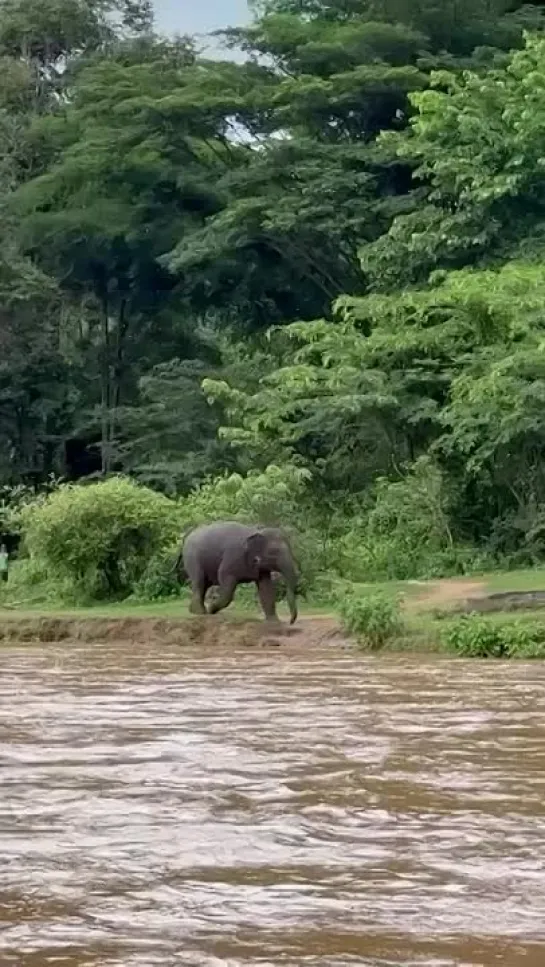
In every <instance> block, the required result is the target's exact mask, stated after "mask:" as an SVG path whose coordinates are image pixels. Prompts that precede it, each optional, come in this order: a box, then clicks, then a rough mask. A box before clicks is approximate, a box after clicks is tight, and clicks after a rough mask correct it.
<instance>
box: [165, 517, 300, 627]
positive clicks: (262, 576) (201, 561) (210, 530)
mask: <svg viewBox="0 0 545 967" xmlns="http://www.w3.org/2000/svg"><path fill="white" fill-rule="evenodd" d="M181 560H183V565H184V570H185V571H186V573H187V576H188V578H189V580H190V582H191V591H192V598H191V605H190V610H191V611H192V612H193V614H206V608H205V606H204V600H205V596H206V592H207V591H208V589H209V588H211V587H215V586H217V587H218V588H219V593H218V596H217V598H216V599H215V600H214V602H213V603H212V604H211V605H210V607H209V613H210V614H216V613H217V612H218V611H222V610H223V608H226V607H227V606H228V605H229V604H231V601H232V600H233V597H234V594H235V591H236V589H237V586H238V585H239V584H250V583H252V582H253V583H255V584H256V586H257V591H258V595H259V600H260V603H261V607H262V608H263V611H264V614H265V618H266V619H267V620H268V621H278V616H277V614H276V594H275V588H274V583H273V580H272V577H271V572H273V571H276V572H278V573H280V574H281V575H282V577H283V578H284V580H285V582H286V587H287V594H286V598H287V602H288V605H289V609H290V618H291V620H290V624H293V623H294V621H296V619H297V601H296V591H297V583H298V579H299V575H298V572H297V568H296V565H295V562H294V559H293V554H292V551H291V548H290V545H289V543H288V540H287V538H286V537H285V536H284V535H283V534H282V531H280V530H279V529H278V528H275V527H260V526H259V525H247V524H241V523H238V522H237V521H217V522H216V523H213V524H203V525H202V526H200V527H196V528H195V529H194V530H192V531H190V532H189V534H187V535H186V536H185V538H184V541H183V546H182V549H181V551H180V554H179V555H178V559H177V565H178V566H179V564H180V562H181Z"/></svg>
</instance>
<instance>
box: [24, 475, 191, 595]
mask: <svg viewBox="0 0 545 967" xmlns="http://www.w3.org/2000/svg"><path fill="white" fill-rule="evenodd" d="M21 518H22V522H23V528H24V539H25V546H26V549H27V551H28V553H29V555H30V557H31V559H32V560H34V561H35V562H36V563H37V565H38V566H39V567H40V568H42V569H43V571H44V572H45V573H46V574H47V575H48V577H49V578H51V579H52V580H58V581H62V582H64V584H65V587H66V589H67V590H72V591H73V592H74V594H79V595H82V596H84V597H85V598H86V599H88V600H93V599H97V598H101V597H107V596H116V597H126V596H127V595H128V594H130V593H131V591H132V590H133V589H134V587H135V585H136V583H137V582H138V581H139V580H140V579H141V578H142V575H143V574H144V572H145V570H146V567H147V566H148V560H149V559H150V558H152V557H153V555H154V554H157V553H158V552H159V551H160V550H161V549H162V548H167V547H169V546H171V545H172V543H173V542H174V540H175V539H176V537H177V535H178V530H179V516H178V510H177V507H176V505H175V504H174V503H173V502H172V501H170V500H169V499H168V498H167V497H164V496H162V495H161V494H157V493H155V492H154V491H152V490H149V489H147V488H145V487H142V486H140V485H138V484H135V483H133V482H132V481H130V480H126V479H123V478H120V477H114V478H111V479H109V480H106V481H103V482H101V483H96V484H88V485H87V486H77V485H76V486H74V485H63V486H61V487H59V488H58V489H57V490H56V491H55V492H54V493H52V494H50V495H49V496H47V497H46V499H45V500H40V501H38V502H37V503H33V504H29V505H27V506H26V507H24V508H23V510H22V511H21Z"/></svg>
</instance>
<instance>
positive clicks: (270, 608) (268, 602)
mask: <svg viewBox="0 0 545 967" xmlns="http://www.w3.org/2000/svg"><path fill="white" fill-rule="evenodd" d="M256 583H257V593H258V595H259V600H260V603H261V607H262V608H263V612H264V614H265V620H266V621H274V622H278V621H279V619H278V615H277V613H276V590H275V587H274V582H273V580H272V578H271V576H270V574H264V575H263V576H262V577H260V578H259V580H258V581H257V582H256Z"/></svg>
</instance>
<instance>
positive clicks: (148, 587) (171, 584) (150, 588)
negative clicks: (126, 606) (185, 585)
mask: <svg viewBox="0 0 545 967" xmlns="http://www.w3.org/2000/svg"><path fill="white" fill-rule="evenodd" d="M178 551H179V545H178V544H177V545H173V546H171V547H166V548H161V549H160V550H159V551H157V552H156V553H155V554H153V555H152V556H151V557H150V558H149V560H148V561H147V563H146V566H145V569H144V571H143V573H142V575H141V577H140V578H139V579H138V580H137V581H136V582H135V585H134V588H133V597H134V598H135V600H137V601H160V600H162V599H165V598H177V597H179V596H180V594H181V591H182V584H181V582H180V575H179V573H178V570H177V568H175V566H174V565H175V561H176V556H177V554H178Z"/></svg>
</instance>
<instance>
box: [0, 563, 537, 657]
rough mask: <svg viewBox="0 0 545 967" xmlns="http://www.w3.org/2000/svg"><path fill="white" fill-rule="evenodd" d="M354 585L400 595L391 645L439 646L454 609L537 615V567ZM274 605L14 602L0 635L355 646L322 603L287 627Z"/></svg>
mask: <svg viewBox="0 0 545 967" xmlns="http://www.w3.org/2000/svg"><path fill="white" fill-rule="evenodd" d="M359 590H360V591H361V595H362V596H365V595H368V594H372V593H376V592H377V591H382V592H385V593H389V594H392V595H396V596H398V598H399V599H400V602H401V609H402V614H403V631H402V633H401V634H400V635H399V636H397V637H396V638H395V639H394V640H392V641H390V642H389V643H388V645H387V649H388V650H391V651H400V650H403V651H414V652H433V651H438V650H441V644H440V639H441V630H442V628H444V625H445V621H446V620H447V619H448V618H451V617H452V616H453V615H455V614H460V613H468V612H471V611H479V612H482V613H485V614H487V615H488V617H489V620H491V621H512V620H516V621H518V622H523V623H524V622H534V623H535V621H536V620H538V621H543V622H545V569H535V570H527V571H516V572H508V573H507V572H504V573H496V574H488V575H483V576H475V577H471V578H468V577H464V578H451V579H445V580H438V581H410V582H404V583H391V584H373V585H371V584H370V585H361V586H360V587H359ZM279 610H280V616H281V619H282V622H283V623H282V626H281V628H278V629H276V628H274V629H271V628H270V627H268V626H267V625H265V623H264V622H263V621H262V619H261V616H260V614H259V612H258V611H257V608H252V607H249V606H248V604H247V602H246V603H244V602H243V603H240V604H238V606H233V607H232V608H230V609H229V611H227V612H225V613H224V614H223V615H218V616H216V617H214V618H209V617H207V618H199V617H195V616H192V615H190V614H189V612H188V599H187V598H186V597H180V598H179V599H173V600H169V601H166V602H164V601H163V602H148V603H130V602H123V603H119V604H107V605H101V606H95V607H89V608H67V607H63V606H61V605H58V604H53V603H52V604H51V605H50V606H45V605H44V603H43V602H40V603H36V604H35V605H33V604H32V603H26V602H24V603H23V602H22V603H21V604H20V605H17V604H10V605H6V606H4V607H0V641H22V642H56V641H66V640H74V641H101V642H105V641H107V642H115V641H134V642H137V641H138V642H153V643H156V644H160V643H161V642H164V643H178V644H180V645H197V646H203V647H216V646H221V645H235V646H248V647H251V646H254V645H257V646H259V645H269V646H271V647H272V646H279V645H282V644H283V643H287V642H289V643H293V644H296V645H301V646H302V647H312V646H323V645H335V646H344V647H347V646H349V645H356V642H354V641H351V640H350V639H349V637H348V636H347V635H346V633H345V632H344V631H343V628H342V625H341V621H340V619H339V617H338V616H337V615H336V614H335V613H334V612H333V610H332V609H331V607H330V606H329V607H328V606H327V605H326V604H321V605H320V604H319V603H318V604H317V605H316V604H314V603H312V604H311V605H309V606H307V607H303V608H302V609H301V615H300V618H299V620H298V622H297V623H296V624H295V625H294V626H293V627H290V626H289V625H288V624H287V613H285V608H284V607H283V606H281V608H280V609H279Z"/></svg>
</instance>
